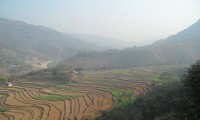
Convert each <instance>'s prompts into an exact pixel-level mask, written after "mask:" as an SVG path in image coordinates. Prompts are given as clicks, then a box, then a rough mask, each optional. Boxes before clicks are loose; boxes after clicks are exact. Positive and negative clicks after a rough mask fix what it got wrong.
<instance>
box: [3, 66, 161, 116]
mask: <svg viewBox="0 0 200 120" xmlns="http://www.w3.org/2000/svg"><path fill="white" fill-rule="evenodd" d="M144 70H146V71H144ZM158 71H159V70H158ZM144 72H146V74H145V73H144ZM154 73H155V71H154V72H153V73H152V72H148V69H147V68H144V69H139V68H138V69H135V68H134V69H119V70H109V71H86V72H83V73H82V76H83V75H84V79H81V80H76V81H74V82H73V81H72V82H71V83H70V84H66V85H65V82H64V81H55V80H41V78H40V79H36V78H30V77H27V78H23V79H20V80H18V81H16V82H15V83H14V86H12V87H7V88H4V87H0V120H90V119H95V117H97V116H99V115H101V113H102V111H106V110H109V109H112V107H113V106H116V105H127V104H129V103H130V102H134V100H135V99H136V97H137V96H138V95H141V94H145V93H146V92H147V91H148V90H149V89H151V85H152V83H153V82H154V81H153V80H146V79H145V78H149V77H150V76H152V75H154Z"/></svg>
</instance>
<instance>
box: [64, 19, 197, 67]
mask: <svg viewBox="0 0 200 120" xmlns="http://www.w3.org/2000/svg"><path fill="white" fill-rule="evenodd" d="M199 33H200V20H199V21H197V22H196V23H195V24H193V25H192V26H190V27H189V28H187V29H185V30H183V31H181V32H179V33H177V34H175V35H172V36H169V37H168V38H166V39H164V40H160V41H157V42H155V43H153V44H152V45H148V46H143V47H132V48H127V49H124V50H108V51H105V52H93V53H90V54H88V53H85V54H84V53H83V54H79V55H77V56H75V57H73V58H72V59H69V60H68V61H66V63H67V64H69V65H70V64H71V65H72V64H73V65H74V64H75V65H76V66H79V67H84V68H96V69H101V68H103V69H107V68H118V67H131V66H149V65H169V64H188V63H191V62H193V61H195V60H197V59H200V34H199Z"/></svg>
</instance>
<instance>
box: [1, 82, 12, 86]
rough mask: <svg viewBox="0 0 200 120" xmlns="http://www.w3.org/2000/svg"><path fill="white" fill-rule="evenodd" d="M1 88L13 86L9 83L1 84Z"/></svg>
mask: <svg viewBox="0 0 200 120" xmlns="http://www.w3.org/2000/svg"><path fill="white" fill-rule="evenodd" d="M3 86H5V87H11V86H13V84H12V83H11V82H5V83H4V84H3Z"/></svg>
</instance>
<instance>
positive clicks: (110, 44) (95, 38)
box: [68, 34, 138, 49]
mask: <svg viewBox="0 0 200 120" xmlns="http://www.w3.org/2000/svg"><path fill="white" fill-rule="evenodd" d="M68 35H70V36H72V37H75V38H78V39H80V40H82V41H85V42H89V43H92V44H95V45H98V46H102V47H104V48H106V49H123V48H127V47H131V46H135V45H138V43H137V42H130V41H122V40H117V39H113V38H108V37H103V36H99V35H80V34H68Z"/></svg>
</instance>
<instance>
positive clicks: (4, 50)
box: [0, 18, 102, 64]
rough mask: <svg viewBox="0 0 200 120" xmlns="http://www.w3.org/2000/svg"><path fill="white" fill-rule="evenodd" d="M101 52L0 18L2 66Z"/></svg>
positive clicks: (48, 31)
mask: <svg viewBox="0 0 200 120" xmlns="http://www.w3.org/2000/svg"><path fill="white" fill-rule="evenodd" d="M101 49H102V48H101V47H98V46H95V45H94V44H90V43H87V42H83V41H81V40H79V39H77V38H74V37H71V36H67V35H66V34H63V33H60V32H57V31H55V30H53V29H50V28H47V27H42V26H36V25H31V24H27V23H25V22H22V21H15V20H7V19H1V18H0V63H1V64H4V63H5V62H7V63H14V61H16V60H18V61H21V60H22V59H26V58H31V57H32V58H34V57H39V56H46V57H48V56H51V57H62V58H69V57H71V56H73V55H75V54H77V53H78V52H80V51H93V50H101Z"/></svg>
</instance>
